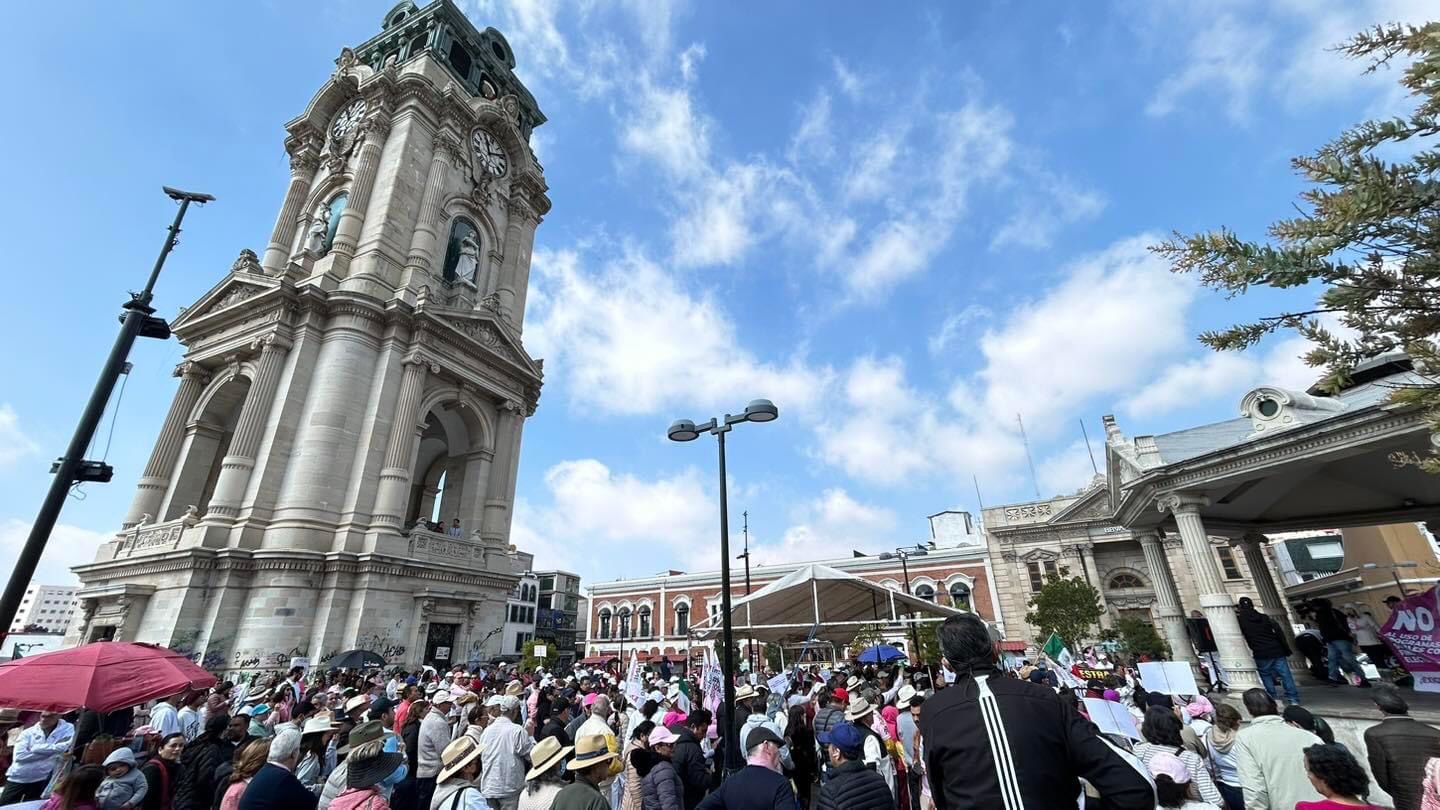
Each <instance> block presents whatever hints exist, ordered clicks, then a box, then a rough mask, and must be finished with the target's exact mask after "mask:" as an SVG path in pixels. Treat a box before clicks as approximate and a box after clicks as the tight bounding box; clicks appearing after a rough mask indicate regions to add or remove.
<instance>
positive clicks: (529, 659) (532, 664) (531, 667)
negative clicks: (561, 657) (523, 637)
mask: <svg viewBox="0 0 1440 810" xmlns="http://www.w3.org/2000/svg"><path fill="white" fill-rule="evenodd" d="M537 644H541V645H545V647H546V650H545V653H546V657H545V658H536V657H535V645H537ZM554 666H555V643H554V642H552V641H547V640H545V639H543V638H536V639H531V640H530V641H527V642H525V646H523V647H521V648H520V671H521V672H534V671H535V668H536V667H545V668H546V669H553V668H554Z"/></svg>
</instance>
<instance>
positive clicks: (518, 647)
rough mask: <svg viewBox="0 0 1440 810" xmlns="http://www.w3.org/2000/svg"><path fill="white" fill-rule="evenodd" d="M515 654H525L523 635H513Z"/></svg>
mask: <svg viewBox="0 0 1440 810" xmlns="http://www.w3.org/2000/svg"><path fill="white" fill-rule="evenodd" d="M515 652H517V653H518V652H525V634H524V633H516V634H515Z"/></svg>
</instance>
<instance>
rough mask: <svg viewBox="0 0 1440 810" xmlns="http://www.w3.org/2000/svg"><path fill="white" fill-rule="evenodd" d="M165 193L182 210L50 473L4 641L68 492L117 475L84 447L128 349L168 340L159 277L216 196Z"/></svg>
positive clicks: (8, 592) (17, 577)
mask: <svg viewBox="0 0 1440 810" xmlns="http://www.w3.org/2000/svg"><path fill="white" fill-rule="evenodd" d="M163 190H164V191H165V195H166V196H168V197H169V198H170V199H172V200H175V201H176V202H178V203H180V210H179V211H177V212H176V213H175V221H174V222H173V223H172V224H171V225H170V228H169V230H168V232H167V233H166V235H165V244H164V245H163V246H162V247H161V248H160V256H159V257H158V258H156V259H155V266H154V267H153V268H151V270H150V278H149V279H148V280H147V281H146V282H145V289H144V290H142V291H141V292H138V293H131V294H130V300H129V301H126V302H125V303H124V304H122V305H121V307H120V308H121V309H123V310H125V314H124V315H122V316H121V317H120V324H121V325H120V334H118V335H116V336H115V344H114V345H113V346H112V347H111V349H110V357H109V358H108V359H107V360H106V361H105V367H104V368H103V369H102V370H101V372H100V379H99V380H98V381H96V383H95V390H94V391H93V392H92V393H91V394H90V401H89V402H88V403H87V404H86V405H85V411H84V413H82V414H81V415H80V423H79V424H78V425H76V426H75V434H74V435H73V436H72V437H71V438H70V445H69V447H67V448H66V449H65V455H63V456H61V457H60V460H59V461H57V462H56V463H55V464H54V466H53V467H52V469H51V472H52V473H53V474H54V476H55V477H54V478H53V479H51V481H50V490H49V492H47V493H46V495H45V500H44V501H43V502H42V503H41V506H40V513H39V514H38V515H36V517H35V523H34V524H33V525H31V527H30V536H29V537H27V538H26V539H25V545H24V547H22V548H21V549H20V555H19V557H17V558H16V560H15V567H14V568H12V569H11V571H10V582H9V584H7V585H6V586H5V593H4V595H3V596H0V637H3V635H4V633H5V632H8V630H9V628H10V623H11V622H13V621H14V620H15V612H16V611H17V610H18V609H19V608H20V600H21V598H23V597H24V595H25V588H26V586H28V585H29V584H30V578H31V577H33V576H34V575H35V566H37V565H38V564H39V563H40V555H41V554H43V553H45V544H46V543H47V542H48V541H49V540H50V532H51V530H52V529H54V528H55V521H56V520H57V519H59V517H60V509H61V507H63V506H64V505H65V498H66V497H67V496H69V494H70V488H71V487H72V486H74V485H75V484H77V483H80V482H84V481H95V482H99V483H108V482H109V481H110V477H111V476H112V475H113V471H112V470H111V469H110V465H108V464H105V463H104V462H103V461H87V460H86V459H85V448H87V447H89V446H90V441H91V439H92V438H94V436H95V429H96V428H97V427H99V425H100V418H101V417H102V416H104V415H105V406H106V404H107V403H108V402H109V401H110V392H112V391H114V390H115V382H116V381H117V380H119V379H120V375H121V374H123V373H125V372H124V369H125V367H126V366H127V365H128V361H127V358H128V357H129V356H130V347H131V346H134V345H135V339H136V338H138V337H146V338H156V339H159V340H168V339H169V338H170V325H169V324H168V323H166V322H165V319H163V318H156V317H155V308H154V307H152V306H151V304H152V303H154V299H155V282H156V281H158V280H159V279H160V270H161V268H163V267H164V266H165V258H166V257H167V256H169V255H170V251H171V250H172V249H173V248H174V247H175V245H176V244H177V243H178V242H179V241H180V239H179V237H180V223H181V221H182V220H184V219H185V212H186V211H188V210H189V209H190V204H191V203H195V204H197V205H204V204H205V203H207V202H211V201H213V200H214V199H215V198H214V197H212V196H210V195H209V194H201V193H199V192H193V191H181V190H179V189H175V188H170V187H169V186H165V187H164V189H163Z"/></svg>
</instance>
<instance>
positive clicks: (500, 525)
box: [481, 401, 524, 542]
mask: <svg viewBox="0 0 1440 810" xmlns="http://www.w3.org/2000/svg"><path fill="white" fill-rule="evenodd" d="M499 411H500V413H499V419H498V420H497V426H496V428H495V458H496V459H498V462H499V463H498V464H496V463H492V465H491V467H490V480H489V481H487V482H486V486H485V521H484V524H483V527H482V528H481V536H482V537H484V539H486V540H493V541H495V542H503V541H504V540H505V537H506V535H507V533H508V531H509V528H510V498H511V496H512V495H513V493H514V490H513V489H510V488H509V486H508V484H509V475H508V471H509V470H510V469H511V468H512V467H513V465H514V463H515V459H514V458H513V456H512V453H513V449H512V447H513V445H514V443H515V440H516V438H517V437H518V435H519V432H520V430H519V423H520V421H521V420H522V419H524V417H523V416H521V415H520V406H519V404H518V403H516V402H512V401H506V402H505V403H504V404H503V405H501V406H500V409H499Z"/></svg>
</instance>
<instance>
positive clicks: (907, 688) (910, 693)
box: [896, 683, 920, 709]
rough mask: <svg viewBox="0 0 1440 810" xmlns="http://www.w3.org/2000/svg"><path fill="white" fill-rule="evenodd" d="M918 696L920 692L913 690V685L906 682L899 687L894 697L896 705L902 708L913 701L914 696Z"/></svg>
mask: <svg viewBox="0 0 1440 810" xmlns="http://www.w3.org/2000/svg"><path fill="white" fill-rule="evenodd" d="M919 696H920V693H919V692H916V691H915V687H913V686H911V685H910V684H908V683H907V684H905V685H904V686H902V687H900V694H899V696H898V697H897V698H896V705H897V706H899V707H900V708H902V709H903V708H905V707H907V706H909V705H910V704H911V703H913V702H914V701H915V698H917V697H919Z"/></svg>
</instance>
